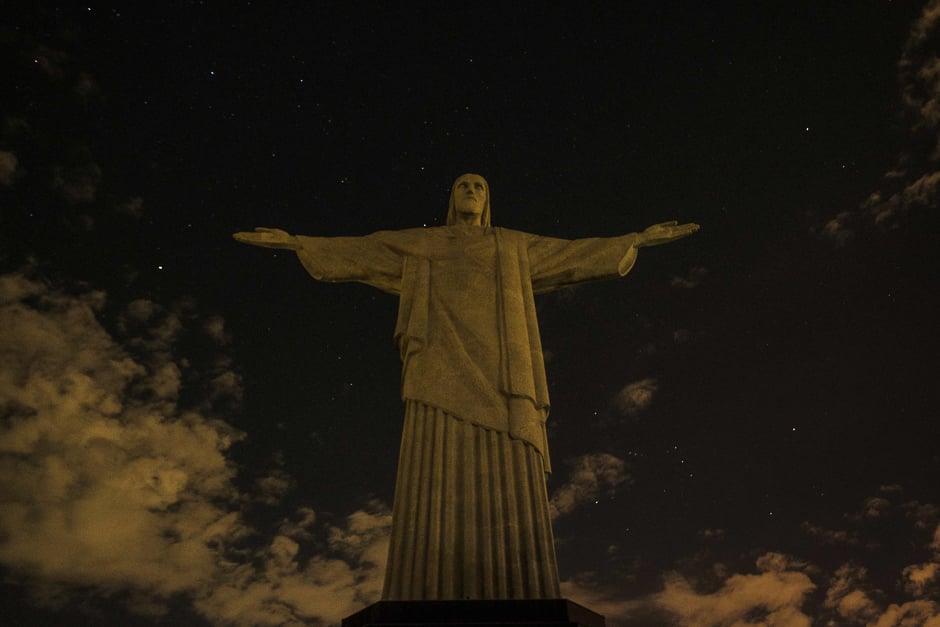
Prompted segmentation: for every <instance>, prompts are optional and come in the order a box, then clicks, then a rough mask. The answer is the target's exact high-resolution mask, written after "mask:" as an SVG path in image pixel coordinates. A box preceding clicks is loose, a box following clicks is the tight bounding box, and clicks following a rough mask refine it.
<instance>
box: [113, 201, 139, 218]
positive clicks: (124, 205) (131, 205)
mask: <svg viewBox="0 0 940 627" xmlns="http://www.w3.org/2000/svg"><path fill="white" fill-rule="evenodd" d="M115 209H116V210H117V212H118V213H120V214H123V215H126V216H130V217H132V218H140V217H142V216H143V215H144V199H143V198H141V197H140V196H133V197H132V198H128V199H127V200H125V201H124V202H121V203H118V204H117V205H116V206H115Z"/></svg>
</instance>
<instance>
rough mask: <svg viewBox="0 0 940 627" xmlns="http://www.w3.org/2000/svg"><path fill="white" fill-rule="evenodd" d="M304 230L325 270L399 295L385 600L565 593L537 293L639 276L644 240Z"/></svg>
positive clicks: (318, 267)
mask: <svg viewBox="0 0 940 627" xmlns="http://www.w3.org/2000/svg"><path fill="white" fill-rule="evenodd" d="M297 239H298V240H299V241H300V243H301V245H302V248H301V249H300V250H298V251H297V254H298V256H299V258H300V261H301V262H302V263H303V265H304V267H305V268H306V270H307V271H308V272H309V273H310V274H311V275H312V276H313V277H314V278H316V279H318V280H322V281H358V282H362V283H366V284H368V285H372V286H374V287H376V288H378V289H381V290H383V291H386V292H389V293H392V294H397V295H398V296H399V309H398V322H397V324H396V327H395V341H396V344H397V346H398V349H399V352H400V354H401V358H402V386H401V389H402V400H403V401H404V403H405V420H404V426H403V432H402V441H401V449H400V453H399V463H398V477H397V482H396V484H395V500H394V504H393V509H392V535H391V541H390V546H389V558H388V565H387V567H386V577H385V588H384V591H383V595H382V596H383V599H386V600H434V599H540V598H558V597H560V590H559V580H558V567H557V564H556V561H555V547H554V540H553V537H552V529H551V517H550V514H549V506H548V495H547V491H546V485H545V473H546V472H551V463H550V459H549V455H548V443H547V439H546V433H545V420H546V417H547V415H548V409H549V399H548V387H547V385H546V381H545V367H544V361H543V358H542V346H541V341H540V339H539V330H538V323H537V320H536V315H535V303H534V294H536V293H540V292H546V291H550V290H553V289H557V288H560V287H564V286H567V285H573V284H576V283H581V282H585V281H594V280H600V279H607V278H615V277H619V276H623V275H625V274H626V273H627V272H629V271H630V269H631V268H632V267H633V263H634V261H635V260H636V252H637V249H636V247H635V246H634V244H635V242H636V235H635V234H633V233H631V234H628V235H623V236H620V237H611V238H587V239H577V240H565V239H557V238H551V237H541V236H537V235H531V234H529V233H523V232H520V231H513V230H510V229H504V228H495V227H480V226H468V225H455V226H446V227H432V228H422V229H405V230H401V231H380V232H377V233H373V234H371V235H366V236H363V237H330V238H322V237H305V236H298V237H297Z"/></svg>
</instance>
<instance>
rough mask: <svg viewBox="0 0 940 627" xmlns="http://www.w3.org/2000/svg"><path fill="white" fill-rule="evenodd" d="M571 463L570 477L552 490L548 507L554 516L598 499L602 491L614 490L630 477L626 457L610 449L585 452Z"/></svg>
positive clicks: (613, 491)
mask: <svg viewBox="0 0 940 627" xmlns="http://www.w3.org/2000/svg"><path fill="white" fill-rule="evenodd" d="M572 465H573V466H574V470H573V471H572V473H571V478H570V479H569V480H568V481H567V483H565V484H564V485H562V486H561V487H559V488H558V489H557V490H555V492H554V494H552V498H551V502H550V503H549V507H550V509H551V515H552V518H553V519H554V518H558V517H559V516H561V515H562V514H569V513H571V512H573V511H574V510H575V509H577V508H578V507H580V506H582V505H585V504H587V503H593V502H595V501H596V500H597V498H598V497H599V496H600V495H601V493H606V494H609V495H612V494H614V493H615V492H616V489H617V487H618V486H620V485H621V484H623V483H624V482H625V481H627V479H628V478H629V476H628V475H627V473H626V470H625V464H624V461H623V460H622V459H620V458H619V457H614V456H613V455H608V454H607V453H595V454H592V455H582V456H581V457H578V458H576V459H575V460H574V461H573V463H572Z"/></svg>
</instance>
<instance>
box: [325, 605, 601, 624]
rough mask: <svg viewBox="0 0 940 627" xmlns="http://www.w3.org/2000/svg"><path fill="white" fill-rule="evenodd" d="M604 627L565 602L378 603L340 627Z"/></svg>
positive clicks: (596, 616)
mask: <svg viewBox="0 0 940 627" xmlns="http://www.w3.org/2000/svg"><path fill="white" fill-rule="evenodd" d="M434 625H447V627H470V626H473V627H485V626H486V625H499V626H500V627H513V626H519V627H604V617H603V616H601V615H600V614H595V613H594V612H592V611H591V610H589V609H587V608H585V607H582V606H580V605H578V604H577V603H574V602H573V601H569V600H567V599H538V600H530V601H509V600H506V601H503V600H498V601H379V602H378V603H374V604H372V605H370V606H369V607H367V608H365V609H364V610H361V611H359V612H356V613H355V614H353V615H352V616H349V617H347V618H344V619H343V627H385V626H389V627H391V626H394V627H432V626H434Z"/></svg>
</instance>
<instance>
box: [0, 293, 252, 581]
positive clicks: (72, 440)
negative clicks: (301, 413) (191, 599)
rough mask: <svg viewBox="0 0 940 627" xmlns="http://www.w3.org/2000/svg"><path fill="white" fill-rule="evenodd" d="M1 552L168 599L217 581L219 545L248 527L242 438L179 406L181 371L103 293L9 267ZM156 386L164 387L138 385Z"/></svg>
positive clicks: (13, 560)
mask: <svg viewBox="0 0 940 627" xmlns="http://www.w3.org/2000/svg"><path fill="white" fill-rule="evenodd" d="M0 285H2V287H0V293H2V294H3V302H2V305H0V327H2V328H3V329H4V330H5V332H4V333H3V334H2V335H0V352H2V353H3V354H4V360H3V361H2V365H0V398H3V399H5V402H4V406H3V407H4V413H5V414H6V418H7V420H6V421H5V424H4V428H3V430H2V432H0V476H2V481H0V484H2V485H4V486H6V487H5V488H4V490H3V492H2V501H3V506H2V507H0V537H2V538H3V542H2V544H0V562H2V563H3V564H4V566H6V567H7V568H9V569H11V570H13V571H16V572H18V573H21V574H25V575H29V576H31V577H34V578H38V579H42V580H51V581H55V582H59V583H61V584H64V585H68V584H78V585H89V586H97V587H101V588H104V589H107V588H125V587H130V588H140V589H144V590H147V591H151V592H152V593H154V594H155V595H158V596H165V595H169V594H173V593H175V592H178V591H180V590H186V589H190V588H193V587H195V586H197V585H199V584H200V582H201V581H205V580H206V579H207V578H209V577H211V575H212V573H213V572H214V570H215V567H216V566H215V563H216V560H217V558H218V556H217V555H215V554H214V552H213V550H212V549H211V548H210V546H211V545H212V544H213V543H214V542H217V541H219V540H220V539H223V538H224V539H226V540H232V539H235V538H238V537H240V536H241V535H242V533H243V532H244V529H243V528H242V526H241V524H240V523H239V522H238V519H237V515H236V514H233V513H231V512H229V511H227V509H226V508H224V507H223V506H220V505H217V504H216V503H223V504H224V503H225V502H226V501H230V500H231V499H233V498H234V497H235V496H236V494H235V492H234V490H233V488H232V486H231V483H230V481H231V479H232V477H233V476H234V469H233V467H232V465H231V463H230V462H229V461H228V460H227V459H226V457H225V451H226V450H227V449H228V447H229V446H230V445H231V444H232V442H234V441H235V440H237V439H238V438H239V437H241V436H240V434H239V433H238V432H237V431H236V430H234V429H232V428H231V427H230V426H228V425H227V424H225V423H223V422H221V421H218V420H213V419H211V418H208V417H206V416H204V415H201V414H198V413H195V412H188V411H173V412H170V413H168V412H167V411H166V409H167V407H168V403H167V402H166V401H167V400H169V399H170V398H171V397H175V395H176V392H177V390H178V380H177V377H176V376H175V375H174V374H172V373H171V374H168V373H167V371H166V370H165V369H160V370H158V371H149V370H148V368H147V367H145V366H144V365H143V364H141V363H139V362H137V361H135V360H134V359H133V358H132V357H131V356H130V355H129V354H128V353H127V352H126V351H125V350H123V349H122V348H121V347H120V346H119V345H118V344H117V343H116V342H115V341H114V340H113V338H112V337H111V336H110V335H109V334H108V333H107V332H106V331H105V330H104V329H103V328H102V327H101V325H100V324H99V323H98V321H97V319H96V315H95V314H96V310H97V309H100V308H101V307H102V306H103V304H104V296H103V294H101V293H89V294H84V295H81V296H70V295H66V294H63V293H60V292H56V291H53V290H49V289H47V288H46V287H45V286H43V285H41V284H39V283H36V282H32V281H28V280H26V279H24V278H23V277H22V276H19V275H12V276H10V275H7V276H4V277H0ZM133 389H148V390H151V391H152V392H153V394H151V395H139V394H137V395H135V394H132V393H131V390H133Z"/></svg>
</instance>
